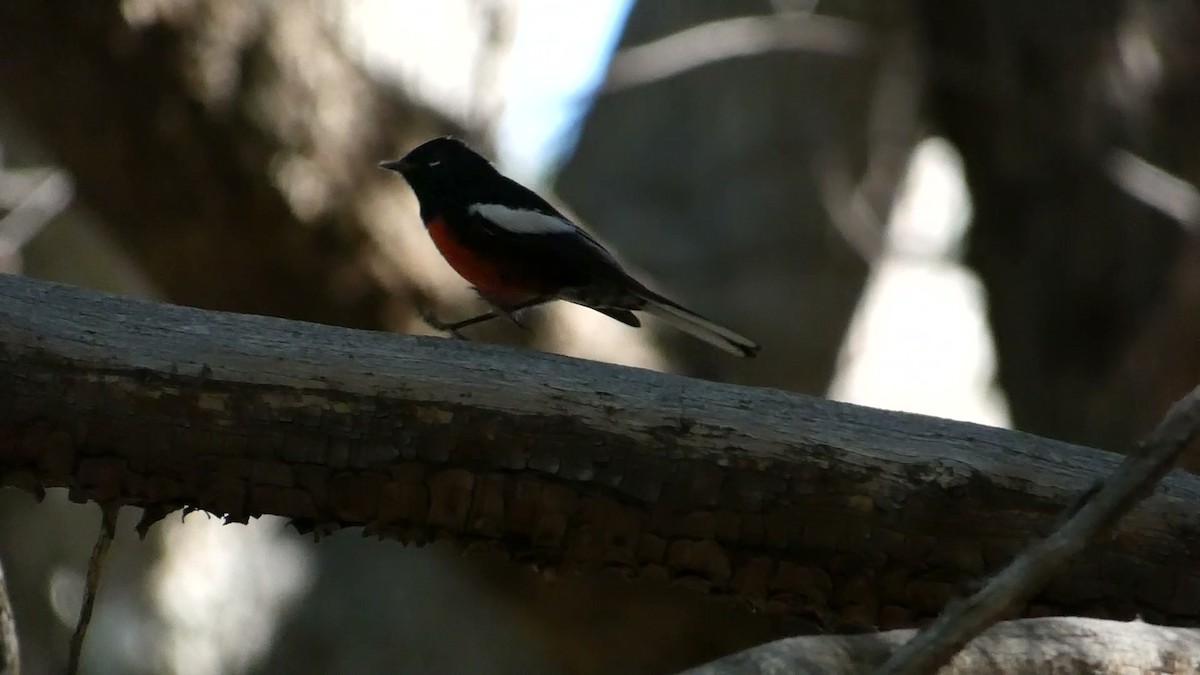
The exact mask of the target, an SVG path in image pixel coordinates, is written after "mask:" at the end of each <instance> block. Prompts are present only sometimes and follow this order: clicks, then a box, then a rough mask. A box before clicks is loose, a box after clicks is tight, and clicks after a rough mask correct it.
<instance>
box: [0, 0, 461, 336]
mask: <svg viewBox="0 0 1200 675" xmlns="http://www.w3.org/2000/svg"><path fill="white" fill-rule="evenodd" d="M0 91H3V99H4V104H5V106H7V107H9V108H11V110H12V111H13V112H14V113H15V116H16V117H17V118H18V119H19V120H20V121H21V123H22V124H23V125H24V127H25V128H27V129H29V130H30V131H31V132H32V133H33V134H35V135H36V137H37V138H38V140H39V142H40V143H41V144H42V145H43V146H44V147H45V148H46V149H47V150H48V151H49V152H50V153H51V154H52V155H53V157H54V159H55V160H56V161H57V162H59V163H60V164H61V165H62V166H63V167H65V168H66V169H68V170H69V171H70V172H71V173H72V174H73V177H74V179H75V184H76V187H77V190H78V194H79V196H80V197H81V198H82V199H83V201H85V202H86V203H87V204H88V206H89V207H90V208H91V209H92V210H93V211H94V212H95V213H96V214H98V215H99V216H100V217H101V219H102V220H103V221H104V222H105V224H106V225H107V227H109V228H110V230H111V231H112V232H114V233H115V234H116V235H117V238H118V240H119V241H120V243H121V244H122V245H123V246H125V247H126V248H127V249H128V250H129V251H130V252H131V253H132V254H133V256H134V257H135V259H136V260H137V261H138V263H139V264H140V265H141V266H142V268H143V269H144V270H145V271H146V272H147V273H148V275H149V276H150V278H151V279H152V280H153V282H154V283H155V284H156V285H157V287H158V288H159V289H160V290H161V291H162V292H163V293H164V294H165V295H166V297H169V298H171V299H172V300H173V301H176V302H181V303H185V304H189V305H194V306H199V307H206V308H214V309H227V310H236V311H246V312H255V313H260V314H270V315H274V316H286V317H292V318H299V319H304V320H310V321H320V322H323V323H333V324H340V325H350V326H357V327H367V328H397V327H401V326H403V323H402V321H403V320H404V319H406V318H409V317H412V316H413V313H412V311H411V310H412V303H413V298H414V297H415V291H414V290H413V288H412V283H411V282H412V279H411V278H410V276H409V274H408V273H407V272H406V271H405V269H406V268H409V269H411V268H412V267H413V265H411V264H409V265H404V264H402V263H404V262H405V261H406V260H408V257H407V256H411V251H412V250H420V251H423V250H424V249H421V248H420V247H413V248H410V249H408V252H407V253H406V250H405V247H404V246H403V243H404V237H405V236H406V235H405V233H406V232H411V233H413V234H419V233H420V227H419V225H417V224H416V223H415V222H414V220H415V218H416V214H415V208H413V207H412V204H411V202H405V201H404V199H408V198H407V197H404V198H402V197H400V195H402V194H405V193H404V192H403V190H402V189H401V188H400V185H399V183H398V182H397V181H396V180H395V179H394V178H393V177H389V176H387V175H385V174H384V172H382V171H379V170H378V169H376V167H375V165H376V164H377V163H378V161H379V160H381V159H384V158H387V157H389V156H394V155H395V153H397V152H399V151H401V150H403V149H406V148H407V147H411V146H412V145H415V144H416V143H417V142H418V141H420V140H423V139H425V138H427V137H429V136H432V135H435V134H437V133H445V132H447V131H449V130H450V127H449V125H448V123H447V122H446V121H445V120H444V119H443V118H441V117H440V116H438V115H436V114H434V113H432V112H431V111H429V110H426V109H423V108H422V107H420V106H418V105H416V104H414V103H413V102H411V101H408V100H406V99H405V98H404V97H403V96H402V95H400V94H399V93H398V92H396V91H391V90H387V89H384V88H381V87H379V86H378V85H376V84H374V83H372V82H370V81H369V80H368V79H367V77H366V76H365V74H364V73H363V72H362V71H361V70H360V69H359V68H358V67H357V66H356V65H355V64H354V63H353V62H351V61H350V60H349V59H348V58H347V57H346V56H344V55H343V53H342V51H341V48H340V46H339V45H338V44H337V43H336V41H335V40H333V39H332V37H331V36H329V35H328V34H326V33H325V31H324V30H323V28H322V26H321V24H320V22H319V21H318V20H317V17H316V16H315V13H314V11H313V9H312V7H311V6H310V5H309V4H308V3H253V2H251V3H227V2H223V1H222V0H190V1H189V2H181V3H167V4H163V3H151V2H116V1H115V0H107V1H103V2H91V1H88V0H71V1H67V2H50V3H48V2H40V1H38V0H13V1H12V2H4V3H0ZM385 195H386V196H385ZM404 207H408V208H407V209H406V208H404ZM398 242H399V244H400V245H398Z"/></svg>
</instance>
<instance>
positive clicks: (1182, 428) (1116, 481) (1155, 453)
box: [876, 387, 1200, 675]
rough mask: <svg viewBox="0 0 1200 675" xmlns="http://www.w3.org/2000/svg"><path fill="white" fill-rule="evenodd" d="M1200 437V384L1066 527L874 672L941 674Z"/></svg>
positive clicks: (1148, 489)
mask: <svg viewBox="0 0 1200 675" xmlns="http://www.w3.org/2000/svg"><path fill="white" fill-rule="evenodd" d="M1198 434H1200V387H1197V388H1195V389H1193V390H1192V391H1191V392H1190V393H1189V394H1188V395H1187V396H1184V397H1183V398H1181V399H1180V400H1179V401H1177V402H1176V403H1175V405H1173V406H1171V409H1170V410H1169V411H1167V414H1166V416H1164V417H1163V420H1162V421H1161V422H1159V424H1158V426H1157V427H1156V428H1155V429H1154V431H1152V432H1150V435H1149V436H1147V437H1146V439H1145V440H1143V441H1142V442H1141V443H1140V444H1139V447H1138V448H1137V450H1136V451H1135V452H1134V453H1133V454H1130V455H1129V456H1128V457H1126V458H1125V461H1123V462H1122V463H1121V466H1120V467H1118V469H1117V471H1116V473H1114V474H1113V475H1112V476H1111V477H1109V478H1108V479H1107V480H1106V481H1105V482H1104V484H1103V485H1102V486H1101V487H1100V489H1099V490H1097V491H1096V492H1095V494H1094V495H1093V496H1092V497H1091V499H1089V500H1087V501H1086V502H1085V503H1083V505H1082V506H1081V507H1079V510H1078V511H1077V512H1076V513H1075V515H1074V516H1072V517H1071V518H1070V519H1069V520H1067V522H1066V523H1064V524H1063V526H1062V527H1060V528H1059V529H1058V530H1057V531H1055V532H1054V533H1053V534H1051V535H1050V536H1049V537H1047V538H1046V539H1044V540H1042V541H1041V542H1039V543H1037V544H1035V545H1034V546H1032V547H1031V548H1029V549H1027V550H1026V551H1025V552H1024V553H1022V554H1021V555H1020V556H1018V557H1017V559H1016V560H1014V561H1013V562H1012V563H1011V564H1009V566H1008V567H1006V568H1004V570H1002V571H1001V572H1000V573H999V574H997V575H996V576H995V577H993V578H992V580H991V581H989V582H988V583H987V585H986V586H984V587H983V589H982V590H980V591H979V592H978V593H975V594H974V595H972V596H971V597H969V598H967V599H966V600H963V601H959V602H956V603H954V604H953V605H951V606H949V607H948V608H947V609H946V611H944V612H942V615H941V616H939V617H938V619H937V620H936V621H934V622H933V624H932V625H930V626H929V628H927V629H925V630H924V631H921V632H920V633H918V634H917V636H916V637H914V638H913V639H912V640H910V641H909V642H907V643H905V645H904V646H903V647H901V648H900V649H898V650H896V652H895V653H893V654H892V657H891V658H890V659H888V660H887V662H886V663H884V664H883V666H881V667H880V668H879V670H877V671H876V675H918V674H922V673H932V672H935V671H936V670H937V669H938V668H939V667H940V666H941V665H942V664H944V663H946V662H947V661H949V660H950V658H951V657H953V656H954V654H956V653H957V652H958V650H959V649H961V648H962V647H963V645H965V644H966V643H967V642H969V641H970V640H971V639H972V638H974V637H975V636H976V635H979V634H980V633H982V632H983V631H984V630H986V629H987V628H988V627H989V626H991V625H992V624H994V623H996V622H997V621H999V619H1000V618H1001V617H1002V616H1004V615H1005V614H1006V613H1007V612H1008V611H1009V610H1011V609H1012V608H1014V607H1016V606H1018V605H1020V604H1021V603H1023V602H1025V601H1026V600H1028V599H1029V597H1030V596H1031V595H1032V594H1033V593H1035V592H1037V590H1038V589H1040V588H1041V587H1042V586H1044V585H1045V584H1046V583H1047V582H1048V581H1050V579H1051V578H1052V577H1053V576H1054V575H1055V574H1057V573H1058V572H1059V571H1060V570H1061V569H1062V568H1063V566H1064V565H1066V563H1067V562H1068V561H1070V560H1071V559H1072V558H1074V557H1075V556H1076V555H1078V554H1079V553H1080V552H1082V551H1083V550H1084V548H1086V547H1087V545H1088V543H1090V542H1091V541H1093V540H1094V539H1095V538H1096V537H1097V536H1098V535H1100V534H1101V533H1102V532H1105V531H1106V530H1108V529H1109V528H1111V527H1112V526H1113V525H1114V524H1116V522H1117V521H1118V520H1119V519H1120V518H1121V516H1123V515H1124V514H1125V513H1126V512H1128V511H1129V510H1130V509H1131V508H1133V506H1134V505H1135V504H1137V503H1138V502H1139V501H1141V500H1142V499H1143V498H1145V497H1146V496H1148V495H1149V494H1150V493H1151V492H1152V491H1153V488H1154V486H1155V485H1157V484H1158V481H1159V480H1161V479H1162V477H1163V476H1164V475H1166V473H1167V472H1168V471H1170V470H1171V467H1172V466H1174V465H1175V460H1176V459H1177V458H1178V457H1179V455H1180V453H1182V452H1183V451H1184V449H1185V448H1187V447H1188V446H1189V445H1190V444H1191V442H1192V441H1193V440H1194V439H1195V438H1196V436H1197V435H1198Z"/></svg>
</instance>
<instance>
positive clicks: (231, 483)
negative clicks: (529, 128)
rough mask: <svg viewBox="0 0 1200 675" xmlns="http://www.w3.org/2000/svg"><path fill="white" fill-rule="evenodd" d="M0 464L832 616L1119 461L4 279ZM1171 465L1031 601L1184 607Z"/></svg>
mask: <svg viewBox="0 0 1200 675" xmlns="http://www.w3.org/2000/svg"><path fill="white" fill-rule="evenodd" d="M0 326H3V330H2V331H0V466H2V467H3V474H2V476H0V480H2V481H3V483H4V484H6V485H14V486H18V487H23V488H25V489H28V490H33V491H38V490H41V489H42V488H44V487H47V486H52V485H53V486H57V485H63V486H68V487H69V488H71V491H72V494H73V495H74V496H75V497H76V498H78V499H92V500H95V501H98V502H100V503H102V504H113V503H127V504H135V505H139V506H145V507H147V508H148V509H149V511H148V514H149V515H150V517H153V516H156V515H161V514H163V513H166V512H167V511H170V510H173V509H176V508H180V507H183V506H192V507H197V508H203V509H207V510H210V511H212V512H215V513H220V514H228V517H229V518H230V519H232V520H244V519H246V518H248V517H251V516H254V515H257V514H260V513H275V514H279V515H283V516H287V517H290V518H293V519H294V520H296V521H297V522H298V523H299V524H301V526H307V527H314V528H317V529H318V530H327V529H330V528H337V527H342V526H350V525H362V526H364V527H365V528H366V530H367V531H368V532H371V533H376V534H380V535H384V536H391V537H396V538H399V539H402V540H405V541H425V540H428V539H431V538H443V537H444V538H450V539H454V540H457V541H458V542H460V543H461V544H462V545H463V546H465V547H466V548H467V549H468V550H474V551H479V552H487V553H489V554H493V555H498V556H501V557H507V558H511V559H515V560H519V561H523V562H532V563H537V564H539V565H544V566H554V567H560V568H564V569H568V570H582V571H588V572H595V571H599V570H601V569H604V570H608V571H610V572H613V573H616V574H619V575H624V576H628V577H631V578H641V579H661V580H670V581H673V582H676V583H679V584H683V585H686V586H689V587H693V588H695V589H697V590H699V591H703V592H707V593H710V594H713V595H717V596H724V597H731V596H732V597H736V598H738V599H739V600H741V601H743V602H746V603H749V604H750V605H751V606H754V607H758V608H761V609H764V610H768V611H775V612H786V613H789V614H790V615H792V616H794V617H797V618H798V619H799V620H802V621H803V622H807V623H805V625H808V626H809V627H810V628H813V629H829V628H852V627H853V628H866V627H870V626H875V625H880V626H882V627H885V628H886V627H902V626H906V625H911V624H913V623H914V622H915V621H917V620H919V619H921V618H923V617H927V616H930V615H932V614H933V613H936V612H937V611H938V610H939V609H940V608H941V606H942V605H943V604H944V603H945V602H946V601H947V600H948V599H949V598H951V597H953V596H955V595H957V594H958V593H959V590H960V585H961V584H963V583H968V582H972V581H974V580H976V579H977V578H979V577H980V576H981V575H982V574H985V573H987V572H989V571H991V570H994V569H996V568H998V567H999V566H1001V565H1003V564H1005V563H1006V562H1008V560H1009V559H1011V557H1012V556H1013V555H1014V554H1015V553H1017V552H1018V551H1019V550H1021V549H1022V548H1024V546H1025V545H1026V544H1027V543H1028V542H1029V540H1030V539H1031V537H1032V536H1035V535H1037V534H1044V533H1045V532H1046V531H1048V529H1049V528H1050V527H1051V526H1052V524H1053V522H1054V520H1055V519H1056V517H1057V516H1058V514H1059V512H1060V511H1061V510H1062V509H1063V508H1064V507H1065V506H1066V505H1068V504H1070V503H1072V502H1073V501H1074V500H1075V499H1076V498H1077V497H1078V495H1079V494H1080V493H1081V492H1082V491H1084V490H1085V489H1087V488H1088V487H1089V486H1090V485H1092V484H1093V483H1094V482H1095V481H1096V480H1097V479H1099V478H1100V477H1102V476H1104V475H1106V474H1108V473H1110V472H1111V471H1112V470H1113V468H1114V467H1115V465H1116V462H1117V459H1118V458H1117V457H1116V456H1114V455H1111V454H1107V453H1104V452H1100V451H1096V450H1092V449H1088V448H1083V447H1079V446H1073V445H1068V444H1064V443H1060V442H1055V441H1050V440H1046V439H1041V438H1037V437H1034V436H1030V435H1026V434H1021V433H1014V432H1008V431H1004V430H1000V429H991V428H986V427H980V426H977V425H971V424H965V423H958V422H951V421H947V420H940V419H936V418H929V417H922V416H917V415H908V414H901V413H892V412H885V411H877V410H871V409H866V408H860V407H856V406H851V405H847V404H839V403H834V402H829V401H824V400H820V399H812V398H808V397H804V396H800V395H791V394H785V393H783V392H779V391H775V390H766V389H754V388H746V387H738V386H731V385H720V384H715V383H709V382H703V381H698V380H690V379H686V378H680V377H676V376H669V375H663V374H659V373H653V372H649V371H641V370H636V369H628V368H620V367H616V366H609V365H603V364H597V363H589V362H581V361H575V360H569V359H564V358H561V357H555V356H550V355H543V354H536V353H527V352H519V351H513V350H508V349H504V348H498V347H489V346H483V345H473V344H466V343H461V342H458V341H452V340H435V339H431V338H417V337H406V336H395V335H389V334H384V333H374V332H362V331H352V330H346V329H337V328H332V327H327V326H319V325H309V324H301V323H295V322H290V321H285V320H280V319H268V318H263V317H252V316H242V315H233V314H223V313H211V312H205V311H202V310H195V309H188V308H181V307H174V306H168V305H158V304H153V303H145V302H141V301H134V300H128V299H121V298H116V297H112V296H107V295H102V294H96V293H90V292H85V291H81V290H78V289H74V288H71V287H65V286H59V285H55V284H48V283H44V282H34V281H30V280H26V279H20V278H15V277H3V278H0ZM1197 506H1200V478H1196V477H1194V476H1192V475H1190V474H1181V473H1178V472H1176V473H1174V474H1172V475H1171V476H1168V478H1167V479H1166V480H1165V481H1164V482H1163V484H1162V486H1161V487H1160V489H1159V490H1158V491H1157V492H1156V493H1155V495H1153V496H1152V497H1150V498H1149V499H1148V500H1146V502H1144V503H1143V504H1142V505H1141V506H1140V507H1139V508H1138V509H1136V510H1135V511H1134V512H1133V513H1132V514H1131V515H1130V516H1128V517H1127V518H1126V519H1125V520H1124V521H1122V524H1121V525H1120V526H1118V528H1117V530H1116V531H1115V533H1114V534H1113V536H1112V537H1111V538H1109V539H1107V540H1106V541H1103V542H1099V543H1098V544H1097V545H1096V546H1095V547H1094V548H1093V549H1092V550H1090V551H1089V552H1088V553H1087V554H1085V555H1084V556H1083V557H1082V558H1080V559H1079V560H1078V561H1077V563H1076V564H1075V565H1073V567H1072V569H1071V573H1070V574H1069V575H1067V576H1065V577H1063V578H1059V579H1056V580H1055V581H1054V582H1053V583H1051V584H1050V585H1049V586H1048V587H1047V588H1046V589H1045V591H1044V592H1043V593H1040V594H1039V595H1038V596H1036V597H1035V598H1034V599H1033V600H1032V602H1031V603H1030V605H1029V606H1028V607H1027V608H1026V611H1028V612H1030V613H1038V614H1044V613H1047V612H1051V613H1067V614H1084V615H1092V616H1101V617H1104V616H1107V617H1132V616H1134V615H1135V614H1140V615H1141V616H1143V617H1146V618H1147V619H1149V620H1152V621H1155V622H1177V623H1191V622H1194V621H1195V620H1196V618H1197V615H1196V611H1195V607H1196V606H1197V603H1198V602H1200V576H1198V575H1197V573H1196V572H1195V570H1196V569H1197V562H1198V561H1200V551H1198V550H1197V549H1196V547H1195V546H1192V545H1191V542H1194V541H1197V540H1200V516H1197V515H1196V514H1197V513H1198V512H1200V509H1198V508H1197Z"/></svg>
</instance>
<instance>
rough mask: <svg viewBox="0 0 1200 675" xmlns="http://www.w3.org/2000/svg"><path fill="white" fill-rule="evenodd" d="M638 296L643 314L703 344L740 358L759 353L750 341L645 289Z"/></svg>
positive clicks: (638, 292) (638, 290)
mask: <svg viewBox="0 0 1200 675" xmlns="http://www.w3.org/2000/svg"><path fill="white" fill-rule="evenodd" d="M639 286H640V284H639ZM637 295H638V297H640V298H641V299H642V300H644V301H645V302H646V304H645V306H643V307H642V308H641V309H642V311H644V312H648V313H650V314H653V315H654V316H657V317H658V318H660V319H662V320H663V321H666V322H667V323H669V324H671V325H672V326H675V327H676V328H678V329H679V330H682V331H684V332H686V333H689V334H691V335H693V336H695V337H697V338H699V339H701V340H704V341H705V342H707V343H709V344H710V345H713V346H714V347H717V348H718V349H723V350H725V351H727V352H729V353H730V354H733V355H734V356H742V357H752V356H754V355H755V354H757V353H758V344H756V343H755V342H753V341H752V340H750V339H748V338H746V337H744V336H742V335H739V334H738V333H735V332H733V331H732V330H729V329H728V328H726V327H724V326H722V325H720V324H717V323H713V322H712V321H709V320H708V319H706V318H704V317H702V316H700V315H699V314H697V313H695V312H693V311H691V310H690V309H688V308H686V307H684V306H683V305H680V304H679V303H677V302H673V301H671V300H669V299H667V298H665V297H663V296H661V295H659V294H658V293H655V292H654V291H651V290H650V289H648V288H645V287H642V288H638V289H637Z"/></svg>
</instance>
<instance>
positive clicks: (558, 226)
mask: <svg viewBox="0 0 1200 675" xmlns="http://www.w3.org/2000/svg"><path fill="white" fill-rule="evenodd" d="M380 166H381V167H383V168H385V169H390V170H392V171H396V172H398V173H400V174H401V175H403V176H404V179H405V180H407V181H408V184H409V185H410V186H412V189H413V192H415V193H416V195H417V201H419V202H420V205H421V220H423V221H424V222H425V227H426V229H427V230H428V231H429V236H430V237H431V238H432V239H433V243H434V244H435V245H436V246H437V248H438V251H440V252H441V254H442V256H443V257H444V258H445V259H446V262H448V263H450V266H451V267H453V268H454V270H455V271H456V272H458V273H459V275H461V276H462V277H463V278H464V279H466V280H467V281H468V282H470V283H471V284H472V285H473V286H474V287H475V290H476V291H477V292H478V293H479V295H480V296H481V297H482V298H483V299H484V300H485V301H487V302H488V303H489V304H491V305H492V306H493V307H495V308H496V309H497V310H498V311H499V312H500V314H502V315H505V316H509V317H510V318H512V313H513V312H516V311H517V310H520V309H524V308H527V307H531V306H534V305H538V304H542V303H545V302H548V301H551V300H567V301H568V302H573V303H575V304H578V305H583V306H584V307H590V308H592V309H594V310H596V311H598V312H601V313H603V314H607V315H608V316H610V317H612V318H614V319H616V320H617V321H620V322H622V323H625V324H628V325H630V326H633V327H635V328H636V327H638V326H640V325H641V321H639V320H638V318H637V316H635V315H634V314H633V312H634V311H645V312H648V313H650V314H654V315H655V316H657V317H659V318H661V319H663V320H665V321H667V322H668V323H670V324H672V325H674V326H675V327H677V328H679V329H681V330H684V331H686V332H688V333H690V334H692V335H694V336H696V337H697V338H700V339H701V340H704V341H705V342H708V343H710V344H712V345H715V346H717V347H719V348H721V349H723V350H725V351H727V352H730V353H731V354H736V355H737V356H754V354H755V353H756V352H758V345H757V344H755V343H754V342H751V341H750V340H748V339H746V338H744V337H742V336H741V335H738V334H737V333H735V332H733V331H732V330H729V329H728V328H725V327H723V326H720V325H718V324H715V323H713V322H712V321H709V320H708V319H706V318H704V317H702V316H700V315H699V314H696V313H695V312H693V311H691V310H689V309H687V308H685V307H683V306H681V305H679V304H678V303H676V302H673V301H671V300H669V299H667V298H665V297H663V296H661V295H659V294H658V293H655V292H654V291H652V290H650V289H648V288H646V287H645V286H644V285H642V284H641V283H640V282H639V281H637V280H636V279H634V278H633V277H631V276H629V274H628V273H627V272H625V270H623V269H622V268H621V266H620V264H619V263H617V261H616V258H614V257H613V255H612V254H611V253H609V252H608V251H607V250H606V249H605V248H604V247H603V246H601V245H600V243H599V242H597V241H596V240H595V239H593V238H592V236H591V235H589V234H588V233H587V232H585V231H584V230H583V229H581V228H579V227H578V226H576V225H575V224H574V223H572V222H571V221H570V220H569V219H568V218H567V217H566V216H564V215H563V214H561V213H559V212H558V210H556V209H555V208H554V207H553V206H551V205H550V204H549V203H548V202H546V200H544V199H542V198H541V197H539V196H538V195H537V194H535V193H534V192H532V191H531V190H528V189H526V188H525V187H523V186H521V185H520V184H519V183H517V182H515V181H513V180H511V179H509V178H507V177H505V176H504V175H502V174H501V173H500V172H499V171H497V170H496V169H495V167H493V166H492V164H491V163H490V162H488V161H487V159H485V158H484V157H482V156H481V155H479V154H478V153H476V152H475V151H474V150H471V148H469V147H467V145H466V144H465V143H463V142H462V141H459V140H457V139H455V138H450V137H445V138H435V139H433V140H431V141H427V142H426V143H424V144H422V145H420V146H418V147H417V148H416V149H415V150H413V151H412V152H409V153H408V154H407V155H405V156H404V157H403V158H401V159H398V160H393V161H389V162H383V163H382V164H380ZM496 316H497V314H496V313H493V312H489V313H487V314H482V315H480V316H477V317H473V318H471V319H467V320H465V321H459V322H457V323H455V324H441V323H436V322H434V321H432V320H431V323H432V324H433V325H435V326H436V327H438V328H442V329H444V330H451V331H454V330H457V329H458V328H462V327H464V326H467V325H471V324H474V323H479V322H480V321H484V320H487V319H491V318H495V317H496ZM514 321H515V319H514Z"/></svg>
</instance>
